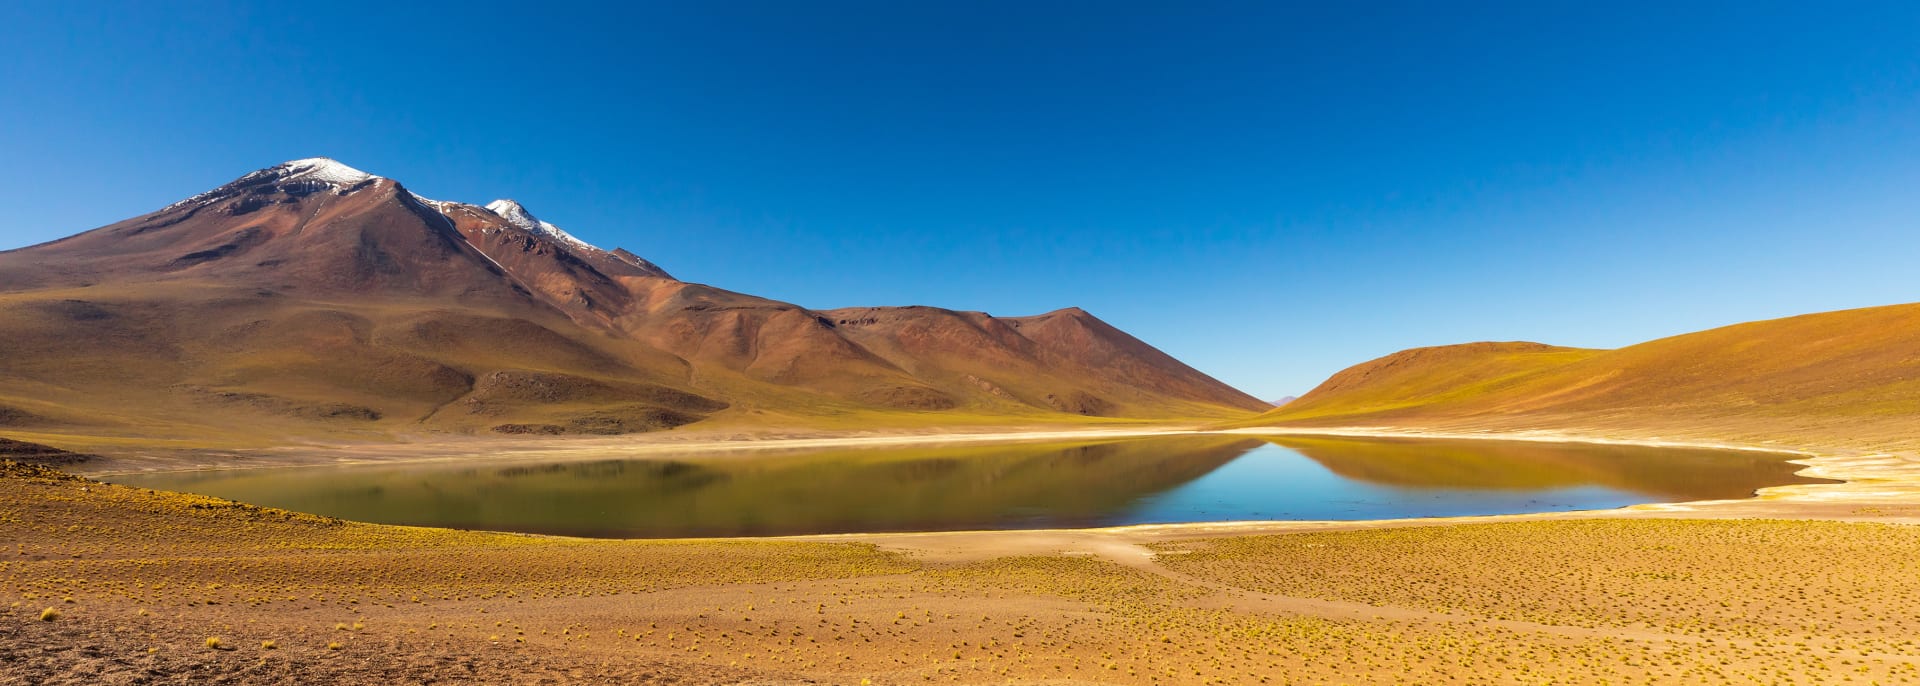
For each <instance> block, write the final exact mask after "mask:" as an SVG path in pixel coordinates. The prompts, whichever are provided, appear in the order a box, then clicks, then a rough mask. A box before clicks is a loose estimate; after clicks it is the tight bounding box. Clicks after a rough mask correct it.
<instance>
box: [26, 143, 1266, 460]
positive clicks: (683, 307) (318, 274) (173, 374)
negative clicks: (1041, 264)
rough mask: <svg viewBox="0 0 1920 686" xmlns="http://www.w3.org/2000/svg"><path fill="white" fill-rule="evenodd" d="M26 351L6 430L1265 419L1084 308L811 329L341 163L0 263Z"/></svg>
mask: <svg viewBox="0 0 1920 686" xmlns="http://www.w3.org/2000/svg"><path fill="white" fill-rule="evenodd" d="M103 190H111V189H110V188H109V189H103ZM676 240H687V238H686V237H684V236H679V237H676ZM714 249H716V250H723V249H725V247H724V246H714ZM0 330H4V331H6V335H5V336H4V337H0V427H8V426H10V427H62V426H65V427H104V428H109V429H112V430H116V431H124V432H128V433H139V434H165V433H191V431H189V430H190V429H193V430H198V429H194V427H199V429H205V428H208V427H223V428H225V429H228V430H231V431H232V432H234V433H235V435H243V436H244V435H253V434H260V435H280V434H285V433H289V432H292V433H325V434H333V433H338V432H341V431H348V432H352V431H369V432H376V433H388V434H390V433H392V432H395V431H407V430H413V429H433V430H454V431H497V432H507V433H577V432H584V433H620V432H629V431H645V430H653V429H659V428H665V427H672V426H677V425H681V424H686V423H690V422H695V421H700V420H702V419H706V418H710V417H712V418H717V419H722V420H728V419H731V420H734V421H738V422H741V423H755V424H765V423H769V422H772V423H781V422H787V423H797V424H819V423H823V422H845V421H847V420H848V419H849V418H861V419H863V421H869V422H871V421H893V422H904V423H945V422H954V421H966V420H969V419H973V420H976V421H977V420H978V418H979V417H983V416H984V417H990V418H1049V417H1052V418H1059V417H1065V416H1068V415H1073V416H1107V417H1140V418H1172V417H1228V416H1233V415H1235V414H1238V413H1243V412H1250V411H1256V410H1259V409H1263V408H1265V407H1266V403H1263V402H1261V401H1259V400H1257V399H1255V398H1253V397H1251V396H1248V395H1246V394H1244V393H1241V392H1239V391H1237V390H1235V389H1233V388H1231V387H1229V386H1227V385H1226V384H1223V383H1221V382H1219V381H1217V380H1215V379H1212V378H1210V377H1208V376H1206V375H1205V374H1202V373H1200V372H1198V371H1195V370H1194V369H1193V368H1191V367H1188V366H1187V365H1185V364H1182V363H1181V362H1180V361H1178V360H1175V359H1173V358H1172V357H1169V356H1168V355H1166V354H1164V353H1162V352H1160V351H1159V350H1156V349H1154V348H1153V347H1151V346H1149V345H1147V344H1145V343H1143V342H1141V341H1139V340H1137V339H1135V338H1133V337H1132V336H1129V335H1127V334H1126V333H1125V332H1122V331H1120V330H1118V329H1115V328H1113V327H1112V326H1109V325H1107V324H1106V323H1105V322H1102V321H1100V320H1099V319H1098V318H1095V317H1094V316H1093V315H1091V314H1088V313H1087V312H1084V311H1081V310H1079V309H1074V308H1068V309H1063V310H1058V311H1055V312H1050V313H1047V314H1042V315H1037V316H1031V317H992V316H988V315H986V314H983V313H979V312H955V311H951V310H942V309H937V308H931V307H889V308H856V309H844V310H825V311H816V310H810V309H807V308H804V307H800V306H798V305H792V304H788V303H784V302H779V301H775V300H768V299H765V298H758V297H754V296H749V295H744V294H740V293H734V292H730V291H726V290H721V289H718V288H713V287H710V286H705V285H701V284H695V283H688V282H684V281H680V280H677V279H675V278H673V277H672V276H671V275H669V274H668V273H667V271H666V270H664V269H662V268H660V267H659V266H657V265H654V264H653V263H651V262H648V261H647V260H645V259H642V258H640V257H639V256H637V255H635V254H633V253H630V252H627V251H625V250H602V249H600V248H597V247H594V246H592V245H589V244H587V243H585V242H584V241H581V240H579V239H577V238H575V237H573V236H571V235H569V234H568V233H567V232H566V231H564V230H561V229H560V228H559V227H557V226H554V225H553V224H550V223H547V222H545V221H542V220H540V219H538V218H536V217H535V216H534V214H533V213H532V212H531V211H529V210H528V209H527V208H526V207H524V206H522V205H520V204H519V203H517V202H514V201H512V200H496V201H494V202H491V203H488V204H486V205H484V206H480V205H468V204H463V203H454V202H441V201H438V200H431V199H427V198H422V197H419V196H416V195H414V194H413V193H411V192H409V191H408V190H407V189H406V188H405V187H403V186H402V185H401V184H399V183H398V182H395V181H393V180H391V179H386V178H382V177H378V176H374V175H371V174H367V173H364V172H360V171H358V170H355V169H353V168H350V167H347V166H345V165H342V164H340V163H338V162H334V161H332V160H328V159H323V158H316V159H308V160H298V161H294V162H288V163H285V164H281V165H278V166H274V167H270V168H267V169H262V170H260V171H256V172H254V173H251V174H247V175H246V176H243V177H241V178H240V179H238V180H236V181H234V182H232V183H229V184H227V185H224V186H221V187H219V188H217V189H214V190H212V191H208V192H206V193H202V194H200V195H197V196H194V197H192V198H188V199H186V200H183V201H180V202H178V203H175V204H173V205H169V206H167V207H165V208H163V209H161V210H159V211H157V212H154V213H152V214H149V215H146V216H142V217H136V218H133V219H129V220H126V221H123V222H120V223H117V224H113V225H110V226H106V227H103V228H100V229H95V230H93V231H88V232H86V233H82V234H79V235H76V236H72V237H69V238H65V239H62V240H58V241H54V242H51V243H47V244H43V245H38V246H33V247H30V248H24V249H20V250H14V251H9V252H4V253H0Z"/></svg>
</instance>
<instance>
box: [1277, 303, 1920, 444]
mask: <svg viewBox="0 0 1920 686" xmlns="http://www.w3.org/2000/svg"><path fill="white" fill-rule="evenodd" d="M1242 424H1243V425H1248V426H1314V427H1326V426H1392V427H1402V428H1432V429H1447V430H1513V429H1553V430H1570V431H1583V432H1588V433H1598V434H1605V435H1620V436H1632V437H1652V436H1658V437H1664V438H1684V437H1699V438H1706V437H1711V438H1719V439H1730V440H1749V441H1774V442H1801V443H1804V442H1808V441H1813V442H1818V443H1820V444H1822V445H1867V444H1879V445H1910V444H1913V443H1914V442H1915V438H1914V435H1915V432H1914V428H1915V427H1917V426H1920V304H1907V305H1891V306H1885V307H1872V308H1865V309H1856V310H1844V311H1838V312H1825V313H1819V314H1809V315H1803V316H1798V317H1789V318H1785V319H1776V320H1769V321H1758V322H1748V323H1744V324H1736V325H1733V326H1727V327H1722V328H1718V329H1712V330H1708V331H1701V332H1697V333H1691V334H1685V335H1680V336H1674V337H1670V338H1663V339H1659V340H1655V341H1649V342H1646V343H1641V344H1638V345H1633V346H1629V347H1625V348H1620V349H1617V350H1587V349H1578V348H1558V347H1553V346H1547V345H1541V344H1538V343H1469V344H1465V345H1454V346H1442V347H1436V348H1418V349H1413V350H1407V351H1402V352H1399V353H1395V354H1392V355H1388V356H1386V357H1382V358H1379V359H1376V360H1372V361H1368V362H1364V363H1361V364H1358V365H1355V366H1353V367H1351V368H1348V369H1346V370H1344V371H1341V372H1340V373H1338V374H1335V375H1334V376H1333V377H1331V378H1329V379H1327V381H1326V382H1325V383H1322V384H1321V385H1320V386H1319V387H1317V388H1315V389H1314V390H1313V391H1312V392H1310V393H1308V394H1306V395H1305V396H1302V397H1301V398H1300V399H1299V400H1296V401H1294V402H1292V403H1289V404H1287V406H1285V407H1282V408H1278V409H1275V410H1273V411H1270V412H1267V413H1265V414H1262V415H1260V416H1259V417H1257V418H1255V419H1253V420H1249V421H1246V422H1242Z"/></svg>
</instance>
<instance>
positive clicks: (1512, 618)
mask: <svg viewBox="0 0 1920 686" xmlns="http://www.w3.org/2000/svg"><path fill="white" fill-rule="evenodd" d="M1806 461H1807V462H1808V463H1809V464H1810V469H1811V470H1812V471H1814V472H1818V473H1819V475H1822V476H1833V477H1836V478H1844V479H1846V480H1847V483H1841V484H1814V485H1806V486H1794V487H1786V488H1783V489H1768V491H1767V492H1765V493H1763V494H1762V497H1760V498H1756V499H1752V500H1742V501H1722V502H1713V503H1691V504H1684V505H1662V506H1644V507H1636V508H1629V509H1626V510H1619V511H1610V512H1604V513H1568V514H1561V515H1533V516H1513V517H1487V518H1468V519H1454V520H1415V521H1396V522H1362V523H1339V524H1333V523H1245V524H1235V523H1223V524H1211V525H1168V526H1143V527H1126V528H1118V529H1094V530H1074V531H1013V532H956V533H938V534H890V535H861V536H832V537H804V538H790V539H759V540H705V541H671V542H656V541H597V540H596V541H590V540H579V539H563V538H551V537H539V536H524V535H509V534H492V533H476V532H460V531H449V530H437V529H419V528H408V527H393V526H382V525H372V524H361V523H353V522H344V521H339V520H332V519H326V518H321V517H314V516H309V515H302V514H296V513H289V512H283V511H276V510H270V509H263V508H256V507H251V506H246V505H242V504H238V503H231V502H227V501H221V500H216V499H211V498H203V497H198V496H188V495H180V494H171V493H162V492H152V491H146V490H143V489H134V488H127V487H120V486H111V485H106V484H101V483H97V482H91V481H85V480H82V479H78V478H75V477H71V476H68V475H65V474H62V473H60V472H55V471H51V470H48V469H45V468H40V467H28V466H21V465H11V466H9V467H7V468H6V469H5V470H4V474H3V475H0V592H4V593H6V594H8V595H9V596H11V597H10V598H9V599H7V600H6V601H5V607H4V608H3V609H0V683H22V684H39V683H87V684H92V683H249V684H251V683H314V682H327V683H381V684H385V683H577V682H597V683H687V684H706V683H827V684H921V683H995V684H998V683H1059V684H1065V683H1123V684H1189V683H1190V684H1211V683H1238V684H1259V683H1294V684H1339V683H1485V684H1521V683H1526V684H1541V683H1614V684H1626V683H1859V684H1868V683H1880V684H1890V683H1920V646H1916V645H1915V643H1914V641H1915V640H1917V639H1920V619H1914V618H1916V617H1920V527H1916V526H1914V525H1913V524H1914V523H1920V498H1916V497H1914V496H1913V493H1915V492H1916V490H1915V489H1913V488H1911V483H1912V481H1913V479H1914V478H1915V474H1916V472H1920V470H1916V469H1915V467H1914V465H1915V460H1913V459H1912V458H1910V457H1906V456H1901V455H1886V454H1874V453H1858V454H1844V455H1824V456H1812V455H1810V456H1809V457H1808V459H1807V460H1806Z"/></svg>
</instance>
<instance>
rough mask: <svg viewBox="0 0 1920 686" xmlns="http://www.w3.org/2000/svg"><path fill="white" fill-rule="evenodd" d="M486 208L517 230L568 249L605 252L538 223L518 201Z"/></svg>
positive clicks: (505, 199)
mask: <svg viewBox="0 0 1920 686" xmlns="http://www.w3.org/2000/svg"><path fill="white" fill-rule="evenodd" d="M486 208H487V211H488V212H492V213H494V214H497V215H500V218H501V219H505V220H507V223H508V224H512V225H513V226H514V227H515V228H518V229H520V230H522V231H526V232H528V233H532V234H538V235H541V236H546V237H548V238H551V239H553V240H556V241H559V242H560V243H562V244H564V245H566V246H567V247H569V248H577V249H580V250H590V251H593V252H606V251H604V250H601V249H599V248H596V247H594V246H593V245H592V244H589V243H587V242H586V241H583V240H580V239H578V238H574V237H573V234H570V233H567V232H566V231H563V230H561V229H560V227H558V226H554V225H552V224H548V223H546V222H543V221H540V219H539V218H538V217H535V216H533V213H532V212H528V211H527V207H526V206H525V205H522V204H520V203H519V201H516V200H512V199H508V198H501V199H499V200H495V201H493V202H490V203H487V205H486Z"/></svg>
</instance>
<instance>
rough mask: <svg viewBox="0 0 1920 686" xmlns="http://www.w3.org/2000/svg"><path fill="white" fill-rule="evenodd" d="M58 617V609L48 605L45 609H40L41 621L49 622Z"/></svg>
mask: <svg viewBox="0 0 1920 686" xmlns="http://www.w3.org/2000/svg"><path fill="white" fill-rule="evenodd" d="M59 618H60V611H59V610H56V609H54V608H51V607H49V608H47V609H45V610H41V611H40V621H42V622H51V621H53V620H56V619H59Z"/></svg>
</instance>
